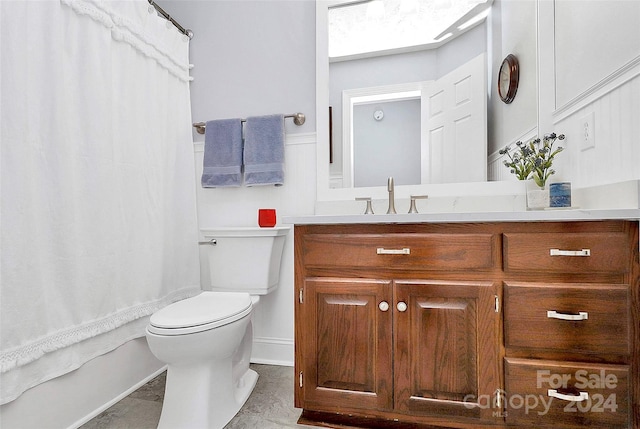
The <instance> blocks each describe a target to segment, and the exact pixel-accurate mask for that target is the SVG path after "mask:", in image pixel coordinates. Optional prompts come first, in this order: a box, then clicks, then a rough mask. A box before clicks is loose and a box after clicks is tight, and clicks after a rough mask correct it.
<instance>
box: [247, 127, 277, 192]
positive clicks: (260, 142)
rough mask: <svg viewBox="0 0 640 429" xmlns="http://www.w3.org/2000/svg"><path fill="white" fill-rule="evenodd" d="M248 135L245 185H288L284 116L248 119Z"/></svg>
mask: <svg viewBox="0 0 640 429" xmlns="http://www.w3.org/2000/svg"><path fill="white" fill-rule="evenodd" d="M244 131H245V134H244V183H245V185H247V186H252V185H275V186H282V184H283V183H284V115H268V116H253V117H249V118H247V123H246V125H245V130H244Z"/></svg>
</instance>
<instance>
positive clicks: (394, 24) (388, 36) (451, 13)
mask: <svg viewBox="0 0 640 429" xmlns="http://www.w3.org/2000/svg"><path fill="white" fill-rule="evenodd" d="M483 3H487V0H370V1H364V2H359V3H356V4H349V3H347V4H346V5H340V6H339V7H335V6H334V7H331V8H330V9H329V57H341V56H348V55H356V54H361V53H366V52H374V51H381V50H388V49H397V48H404V47H408V46H416V45H428V44H430V43H434V38H435V37H436V36H438V35H439V34H440V33H442V32H443V31H444V30H445V29H447V28H448V27H450V26H451V25H452V24H453V23H455V22H456V21H458V20H459V19H460V18H462V17H463V16H464V15H465V14H467V13H468V12H469V11H470V10H471V9H473V8H474V7H475V6H476V5H478V4H483Z"/></svg>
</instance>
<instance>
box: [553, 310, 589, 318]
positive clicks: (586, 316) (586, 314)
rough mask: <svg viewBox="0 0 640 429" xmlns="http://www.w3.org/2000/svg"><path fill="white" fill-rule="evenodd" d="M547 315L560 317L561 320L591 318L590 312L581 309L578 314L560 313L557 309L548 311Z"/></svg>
mask: <svg viewBox="0 0 640 429" xmlns="http://www.w3.org/2000/svg"><path fill="white" fill-rule="evenodd" d="M547 317H548V318H549V319H560V320H587V319H588V318H589V313H587V312H586V311H581V312H579V313H578V314H565V313H558V312H557V311H555V310H549V311H547Z"/></svg>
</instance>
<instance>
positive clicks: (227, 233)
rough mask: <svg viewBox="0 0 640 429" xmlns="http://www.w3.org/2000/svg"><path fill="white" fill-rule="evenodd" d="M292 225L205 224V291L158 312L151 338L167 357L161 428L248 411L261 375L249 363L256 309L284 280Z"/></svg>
mask: <svg viewBox="0 0 640 429" xmlns="http://www.w3.org/2000/svg"><path fill="white" fill-rule="evenodd" d="M288 232H289V228H287V227H277V228H257V227H256V228H217V229H206V230H202V234H203V235H204V237H205V241H204V242H202V243H201V246H200V260H201V278H202V286H203V289H204V291H203V292H202V293H201V294H199V295H197V296H194V297H192V298H188V299H185V300H182V301H179V302H175V303H173V304H171V305H169V306H167V307H165V308H163V309H161V310H160V311H158V312H156V313H154V314H153V315H152V316H151V319H150V322H149V325H148V326H147V331H146V334H147V342H148V343H149V348H150V349H151V352H152V353H153V354H154V355H155V356H156V357H157V358H158V359H159V360H160V361H162V362H165V363H167V384H166V388H165V396H164V403H163V406H162V414H161V417H160V423H159V425H158V428H160V429H175V428H185V429H186V428H194V429H195V428H199V429H204V428H206V429H222V428H223V427H224V426H225V425H226V424H227V423H228V422H229V421H230V420H231V419H232V418H233V416H235V415H236V414H237V412H238V411H239V410H240V408H241V407H242V405H243V404H244V402H245V401H246V400H247V398H248V397H249V395H250V394H251V391H252V390H253V388H254V387H255V384H256V381H257V379H258V374H257V373H256V372H255V371H253V370H251V369H249V359H250V357H251V345H252V339H253V329H252V325H251V311H252V308H253V306H255V305H256V304H257V303H258V301H259V299H260V295H265V294H268V293H270V292H271V291H273V290H274V289H275V288H276V287H277V286H278V282H279V279H280V260H281V258H282V250H283V248H284V242H285V238H286V235H287V233H288Z"/></svg>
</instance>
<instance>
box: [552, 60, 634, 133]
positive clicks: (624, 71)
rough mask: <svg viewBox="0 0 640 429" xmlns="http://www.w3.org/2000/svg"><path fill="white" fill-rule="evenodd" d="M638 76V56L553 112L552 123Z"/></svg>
mask: <svg viewBox="0 0 640 429" xmlns="http://www.w3.org/2000/svg"><path fill="white" fill-rule="evenodd" d="M639 75H640V55H638V56H637V57H635V58H634V59H633V60H631V61H629V62H628V63H627V64H625V65H624V66H622V67H620V68H619V69H617V70H615V71H614V72H612V73H611V74H609V75H608V76H605V77H604V78H602V79H601V80H600V81H598V82H596V83H595V84H593V85H592V86H591V87H590V88H588V89H587V90H585V91H584V92H582V93H580V94H578V95H577V96H576V97H574V98H573V99H571V100H570V101H569V102H567V103H566V104H565V105H563V106H561V107H559V108H557V109H556V110H555V111H554V112H553V122H554V123H555V124H557V123H558V122H560V121H562V120H564V119H566V118H568V117H569V116H571V115H573V114H574V113H576V112H577V111H579V110H580V109H582V108H584V107H585V106H588V105H589V104H592V103H594V102H595V101H596V100H598V99H600V98H602V97H604V96H605V95H607V94H609V93H610V92H612V91H614V90H615V89H616V88H618V87H620V86H622V85H624V84H626V83H627V82H629V81H631V80H632V79H634V78H635V77H637V76H639Z"/></svg>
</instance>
